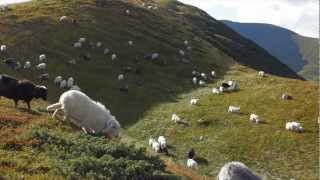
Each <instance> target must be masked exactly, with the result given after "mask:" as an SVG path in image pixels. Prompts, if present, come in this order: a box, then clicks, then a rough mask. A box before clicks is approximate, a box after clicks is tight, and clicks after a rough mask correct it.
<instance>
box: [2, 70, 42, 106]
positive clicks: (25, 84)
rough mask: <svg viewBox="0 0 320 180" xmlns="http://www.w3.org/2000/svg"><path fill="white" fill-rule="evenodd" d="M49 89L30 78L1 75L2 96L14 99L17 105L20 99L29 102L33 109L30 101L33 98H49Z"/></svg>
mask: <svg viewBox="0 0 320 180" xmlns="http://www.w3.org/2000/svg"><path fill="white" fill-rule="evenodd" d="M47 93H48V89H47V88H46V87H45V86H40V85H37V86H36V85H35V84H33V83H32V82H31V81H29V80H17V79H15V78H13V77H11V76H8V75H5V74H2V75H0V97H1V96H3V97H6V98H8V99H12V100H13V101H14V103H15V107H17V106H18V102H19V101H20V100H22V101H24V102H25V103H27V105H28V108H29V109H31V106H30V102H31V100H32V99H33V98H36V99H39V98H42V99H43V100H47Z"/></svg>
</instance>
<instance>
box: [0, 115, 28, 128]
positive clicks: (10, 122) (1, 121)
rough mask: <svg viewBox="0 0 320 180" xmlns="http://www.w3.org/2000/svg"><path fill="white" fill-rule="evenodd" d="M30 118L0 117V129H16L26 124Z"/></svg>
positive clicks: (16, 116)
mask: <svg viewBox="0 0 320 180" xmlns="http://www.w3.org/2000/svg"><path fill="white" fill-rule="evenodd" d="M31 119H32V118H31V117H30V116H25V115H24V116H18V115H0V129H2V128H3V127H8V126H9V127H13V128H17V127H19V126H21V125H23V124H26V123H28V122H29V121H30V120H31Z"/></svg>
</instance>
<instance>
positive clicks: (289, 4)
mask: <svg viewBox="0 0 320 180" xmlns="http://www.w3.org/2000/svg"><path fill="white" fill-rule="evenodd" d="M180 1H181V2H184V3H186V4H191V5H194V6H197V7H199V8H200V9H203V10H205V11H206V12H207V13H209V14H210V15H211V16H212V17H214V18H216V19H218V20H231V21H236V22H246V23H268V24H274V25H277V26H281V27H284V28H287V29H290V30H292V31H294V32H297V33H299V34H301V35H304V36H308V37H319V0H180Z"/></svg>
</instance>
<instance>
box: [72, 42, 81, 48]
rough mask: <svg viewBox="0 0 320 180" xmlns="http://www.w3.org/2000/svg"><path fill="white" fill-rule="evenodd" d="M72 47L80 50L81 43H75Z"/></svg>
mask: <svg viewBox="0 0 320 180" xmlns="http://www.w3.org/2000/svg"><path fill="white" fill-rule="evenodd" d="M73 47H74V48H81V47H82V43H81V42H75V43H74V44H73Z"/></svg>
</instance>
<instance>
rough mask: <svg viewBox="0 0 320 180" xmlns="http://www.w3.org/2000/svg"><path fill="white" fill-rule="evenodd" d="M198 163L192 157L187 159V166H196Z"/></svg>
mask: <svg viewBox="0 0 320 180" xmlns="http://www.w3.org/2000/svg"><path fill="white" fill-rule="evenodd" d="M197 167H198V163H197V162H196V161H195V160H193V159H188V161H187V168H197Z"/></svg>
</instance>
